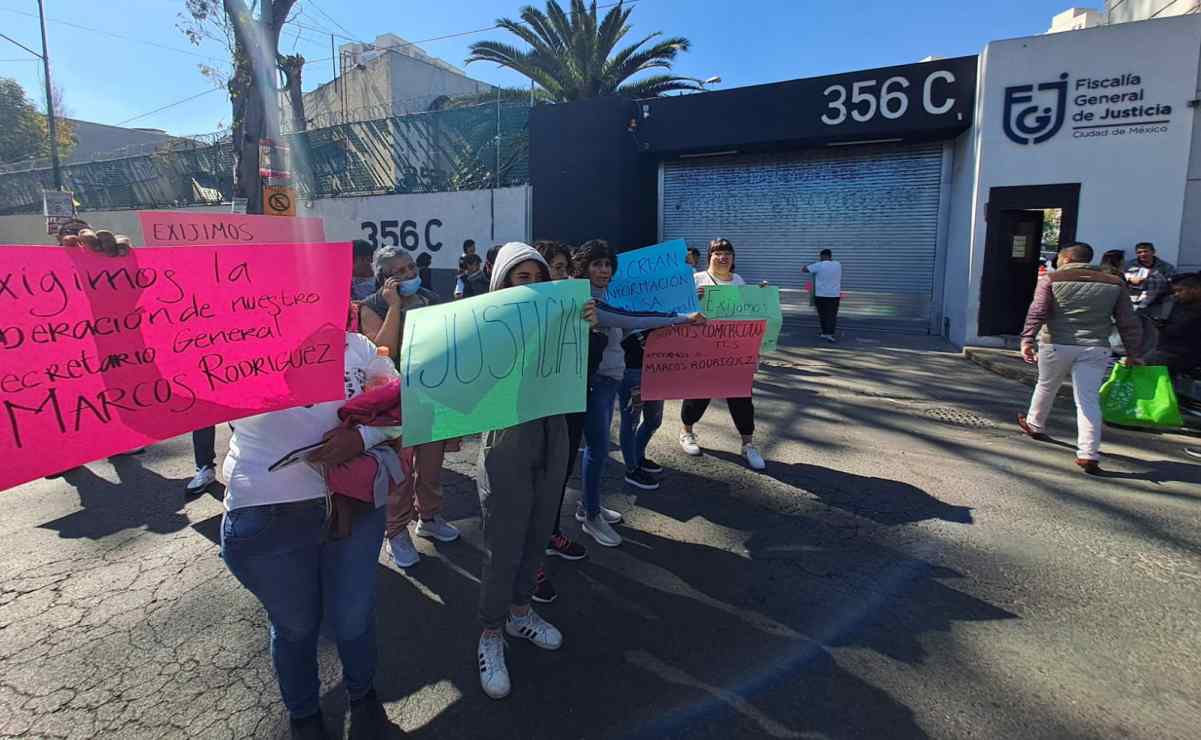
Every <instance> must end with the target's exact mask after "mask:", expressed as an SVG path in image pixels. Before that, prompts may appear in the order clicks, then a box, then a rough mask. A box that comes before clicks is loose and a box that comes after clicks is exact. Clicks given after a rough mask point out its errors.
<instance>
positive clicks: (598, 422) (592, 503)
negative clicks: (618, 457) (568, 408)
mask: <svg viewBox="0 0 1201 740" xmlns="http://www.w3.org/2000/svg"><path fill="white" fill-rule="evenodd" d="M620 385H621V383H620V381H617V380H614V379H613V378H610V377H608V376H605V375H593V376H592V378H591V379H590V381H589V390H588V410H587V411H586V412H585V416H584V466H583V469H584V512H585V513H586V514H587V515H588V516H595V515H597V514H599V513H600V484H601V473H603V472H604V470H605V460H607V459H608V458H609V428H610V427H611V426H612V425H613V401H614V400H615V399H616V398H617V389H618V387H619V386H620Z"/></svg>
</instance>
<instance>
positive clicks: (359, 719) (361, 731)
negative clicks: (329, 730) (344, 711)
mask: <svg viewBox="0 0 1201 740" xmlns="http://www.w3.org/2000/svg"><path fill="white" fill-rule="evenodd" d="M387 725H388V714H387V712H385V711H384V705H383V704H381V703H380V700H379V697H378V696H376V693H375V689H372V690H370V691H368V692H367V693H366V694H364V695H363V697H362V698H361V699H355V700H354V701H352V702H350V729H349V730H348V731H347V733H346V737H347V738H348V740H375V739H376V738H381V737H383V736H384V728H385V727H387Z"/></svg>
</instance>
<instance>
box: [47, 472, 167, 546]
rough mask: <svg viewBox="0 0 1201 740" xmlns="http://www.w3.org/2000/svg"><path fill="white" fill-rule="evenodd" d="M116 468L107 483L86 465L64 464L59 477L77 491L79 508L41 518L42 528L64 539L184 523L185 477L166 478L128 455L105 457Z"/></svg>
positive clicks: (164, 530) (152, 529)
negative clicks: (65, 467) (113, 478)
mask: <svg viewBox="0 0 1201 740" xmlns="http://www.w3.org/2000/svg"><path fill="white" fill-rule="evenodd" d="M109 462H110V463H111V464H112V466H113V469H114V470H116V472H117V478H118V482H116V483H112V482H110V481H107V480H105V479H104V478H101V477H100V476H98V475H96V474H95V473H94V472H92V471H91V470H90V469H89V468H88V467H87V466H80V467H78V468H74V469H72V470H68V471H66V472H65V473H63V475H62V479H63V480H64V481H66V482H67V483H68V484H70V485H71V486H72V487H74V488H75V490H76V491H77V492H78V493H79V504H80V506H82V507H83V510H82V511H77V512H74V513H72V514H68V515H67V516H64V517H61V518H59V519H55V520H54V521H51V522H46V523H45V524H43V525H41V527H42V528H43V529H50V530H54V531H56V532H58V535H59V536H60V537H62V538H64V539H76V538H87V539H93V540H98V539H101V538H103V537H107V536H108V535H111V534H114V533H116V532H120V531H121V530H124V529H132V528H135V527H144V528H145V529H146V530H147V531H149V532H154V533H156V534H170V533H172V532H178V531H180V530H181V529H184V528H185V527H187V526H188V524H189V522H188V517H187V516H186V515H185V514H184V513H183V507H184V503H185V502H184V486H185V485H186V483H187V481H179V480H174V479H171V478H166V477H164V476H162V475H159V474H158V473H156V472H154V471H153V470H150V469H148V468H146V467H143V466H142V463H141V462H140V461H139V460H138V459H137V458H136V457H132V456H128V455H121V456H118V457H112V458H109Z"/></svg>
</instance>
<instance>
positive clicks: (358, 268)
mask: <svg viewBox="0 0 1201 740" xmlns="http://www.w3.org/2000/svg"><path fill="white" fill-rule="evenodd" d="M351 246H352V248H353V251H354V267H353V270H352V272H351V274H350V275H351V279H350V298H351V300H355V301H361V300H363V299H364V298H366V297H367V296H369V295H371V294H372V293H374V292H375V291H376V289H377V288H378V287H379V286H377V285H376V284H375V271H374V268H373V267H372V259H373V258H374V256H375V246H374V245H373V244H372V243H371V242H369V241H367V240H366V239H355V240H354V241H353V242H351Z"/></svg>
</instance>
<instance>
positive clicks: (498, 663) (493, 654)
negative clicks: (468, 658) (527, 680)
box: [476, 632, 513, 699]
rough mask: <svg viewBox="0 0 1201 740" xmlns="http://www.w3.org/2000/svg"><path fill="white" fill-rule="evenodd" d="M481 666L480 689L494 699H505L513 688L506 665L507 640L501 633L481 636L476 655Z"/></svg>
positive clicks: (488, 633)
mask: <svg viewBox="0 0 1201 740" xmlns="http://www.w3.org/2000/svg"><path fill="white" fill-rule="evenodd" d="M476 656H477V657H478V659H479V664H480V688H482V689H483V690H484V693H485V694H487V695H488V696H490V697H492V698H493V699H503V698H505V697H506V696H508V695H509V691H510V690H512V688H513V686H512V684H510V683H509V668H508V666H506V665H505V638H503V637H501V636H500V633H499V632H485V633H483V634H482V635H480V646H479V650H478V651H477V653H476Z"/></svg>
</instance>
